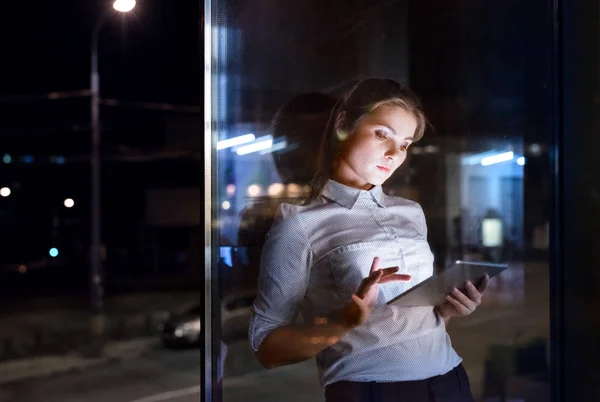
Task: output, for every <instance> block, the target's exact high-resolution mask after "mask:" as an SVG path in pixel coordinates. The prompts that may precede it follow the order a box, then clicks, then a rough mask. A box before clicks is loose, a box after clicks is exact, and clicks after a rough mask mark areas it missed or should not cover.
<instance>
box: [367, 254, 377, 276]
mask: <svg viewBox="0 0 600 402" xmlns="http://www.w3.org/2000/svg"><path fill="white" fill-rule="evenodd" d="M378 269H379V257H375V258H373V263H372V264H371V271H370V272H369V275H371V274H372V273H373V272H375V271H377V270H378Z"/></svg>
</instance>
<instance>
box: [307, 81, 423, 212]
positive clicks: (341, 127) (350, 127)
mask: <svg viewBox="0 0 600 402" xmlns="http://www.w3.org/2000/svg"><path fill="white" fill-rule="evenodd" d="M381 106H398V107H400V108H402V109H403V110H405V111H406V112H408V113H411V114H412V115H413V116H414V117H415V119H416V120H417V128H416V130H415V134H414V140H413V141H414V142H417V141H418V140H420V139H421V138H422V137H423V134H424V133H425V127H426V126H427V119H426V117H425V113H424V112H423V109H422V106H421V102H420V101H419V99H418V98H417V96H416V95H415V94H414V93H413V92H412V91H411V90H410V89H409V88H407V87H405V86H404V85H402V84H399V83H397V82H396V81H393V80H390V79H387V78H367V79H365V80H363V81H361V82H359V83H358V84H356V86H355V87H354V88H353V89H352V90H351V91H350V92H349V93H348V95H347V96H346V97H345V98H344V99H342V100H341V101H339V102H338V103H337V104H336V106H335V107H334V108H333V110H332V112H331V115H330V117H329V121H328V123H327V127H326V128H325V132H324V133H323V139H322V142H321V150H320V155H319V162H318V170H317V173H316V174H315V176H314V178H313V180H312V182H311V189H310V196H309V199H308V200H307V202H310V201H312V200H314V199H316V198H317V197H318V196H319V195H320V194H321V191H322V190H323V187H325V184H327V181H328V180H329V178H330V177H331V174H332V169H333V163H334V161H335V160H336V157H337V152H338V150H339V149H340V144H341V143H342V142H343V141H344V140H346V139H347V138H348V136H349V135H352V133H353V132H354V130H355V129H356V126H357V125H358V123H360V121H361V120H362V119H363V118H365V116H367V115H369V114H370V113H372V112H373V111H375V110H376V109H378V108H380V107H381ZM340 134H342V135H340ZM344 134H345V135H344Z"/></svg>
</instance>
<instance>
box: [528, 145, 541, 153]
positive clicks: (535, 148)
mask: <svg viewBox="0 0 600 402" xmlns="http://www.w3.org/2000/svg"><path fill="white" fill-rule="evenodd" d="M529 152H530V153H531V154H532V155H533V156H538V155H540V154H541V153H542V146H541V145H540V144H531V145H530V146H529Z"/></svg>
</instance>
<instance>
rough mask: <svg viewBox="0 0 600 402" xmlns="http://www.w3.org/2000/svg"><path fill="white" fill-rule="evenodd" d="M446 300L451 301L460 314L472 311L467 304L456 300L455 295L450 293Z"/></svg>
mask: <svg viewBox="0 0 600 402" xmlns="http://www.w3.org/2000/svg"><path fill="white" fill-rule="evenodd" d="M446 300H447V301H448V303H450V304H452V305H453V306H454V308H455V309H456V311H457V312H458V313H459V314H461V315H468V314H470V313H471V310H469V309H468V308H467V307H466V306H465V305H463V304H462V303H461V302H459V301H458V300H456V299H455V298H454V297H452V296H450V295H448V296H446Z"/></svg>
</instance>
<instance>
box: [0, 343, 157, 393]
mask: <svg viewBox="0 0 600 402" xmlns="http://www.w3.org/2000/svg"><path fill="white" fill-rule="evenodd" d="M157 343H158V341H157V338H156V337H152V338H142V339H136V340H133V341H124V342H112V343H110V344H107V345H106V347H105V350H104V356H103V357H99V358H85V357H83V356H81V355H79V354H75V353H72V354H68V355H56V356H43V357H37V358H32V359H21V360H15V361H9V362H6V363H3V364H0V385H6V384H14V383H18V382H23V381H28V380H33V379H39V378H46V377H51V376H54V375H58V374H66V373H70V372H77V371H83V370H87V369H91V368H94V367H98V366H101V365H105V364H109V363H114V362H118V361H121V360H125V359H131V358H135V357H138V356H140V355H142V354H143V353H144V352H146V351H148V350H149V349H150V347H151V346H153V345H155V344H157Z"/></svg>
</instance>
